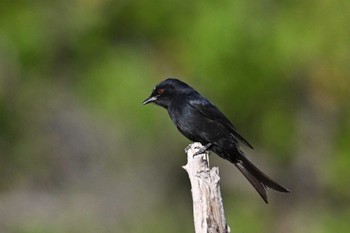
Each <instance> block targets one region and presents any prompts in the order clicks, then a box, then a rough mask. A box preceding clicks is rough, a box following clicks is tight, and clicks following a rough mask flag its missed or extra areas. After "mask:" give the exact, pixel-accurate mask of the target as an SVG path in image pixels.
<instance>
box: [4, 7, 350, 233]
mask: <svg viewBox="0 0 350 233" xmlns="http://www.w3.org/2000/svg"><path fill="white" fill-rule="evenodd" d="M349 8H350V2H349V1H347V0H337V1H296V2H295V1H294V2H292V1H266V0H265V1H252V0H248V1H243V0H238V1H220V2H211V1H187V2H173V1H160V0H156V1H152V2H149V1H144V2H143V1H131V0H130V1H111V0H76V1H70V2H64V1H56V0H54V1H26V0H15V1H2V2H1V3H0V174H1V175H0V190H1V192H2V194H3V198H1V197H0V212H1V213H2V212H4V213H7V206H10V208H11V209H14V210H13V213H15V214H14V215H11V214H10V215H6V216H10V217H7V218H5V220H1V221H0V230H4V229H6V231H7V232H33V233H34V232H79V231H82V230H83V231H84V232H89V230H90V231H91V232H92V230H93V231H94V232H96V231H99V230H98V229H101V228H102V229H103V230H102V231H103V232H115V230H112V229H116V228H119V229H122V230H123V231H129V232H145V231H146V232H165V231H167V232H168V231H169V232H179V231H181V230H182V231H186V230H187V231H188V232H190V231H192V221H191V220H190V219H187V218H186V220H185V218H184V217H181V216H186V217H188V218H190V216H191V215H190V214H189V213H190V212H189V211H191V208H190V206H191V202H190V199H189V197H190V196H189V187H188V184H187V186H186V185H183V183H185V182H187V180H186V181H184V180H185V179H186V177H185V176H184V175H183V174H182V173H181V171H179V169H180V164H184V163H185V162H184V160H185V157H184V156H181V153H182V148H183V147H185V146H186V143H187V142H188V141H187V140H186V139H184V138H183V137H182V136H180V135H179V133H178V132H176V130H175V128H174V127H173V125H172V123H171V122H170V120H169V119H168V117H167V115H166V112H165V111H164V110H161V109H159V108H157V109H156V108H152V107H147V108H146V107H145V108H143V107H142V106H141V102H142V100H143V99H144V98H146V97H147V96H148V95H149V94H150V92H151V89H152V88H153V86H154V85H155V84H156V83H158V82H159V81H161V80H162V79H164V78H166V77H169V76H177V77H180V78H181V79H183V80H185V81H186V82H188V83H189V84H191V85H193V86H194V87H196V88H197V89H198V90H199V91H200V92H201V93H202V94H203V95H204V96H206V97H208V98H209V99H211V100H212V102H214V103H215V104H217V105H218V107H219V108H220V109H222V110H223V112H224V113H225V114H227V115H228V116H229V118H230V119H232V121H233V123H234V124H235V125H236V126H237V128H238V130H239V131H240V132H241V133H242V134H243V135H244V136H245V137H246V138H247V139H248V140H249V141H250V142H251V143H252V144H253V145H254V147H255V148H256V150H255V151H254V152H251V151H247V154H249V153H256V154H261V156H258V157H257V158H256V157H253V156H252V159H253V160H257V161H259V163H262V161H263V160H265V159H267V158H269V159H270V158H271V160H269V161H268V162H266V163H265V164H263V165H264V166H265V167H266V166H267V165H268V164H270V162H271V161H274V163H273V165H274V166H276V167H278V166H280V169H277V168H276V169H273V166H272V165H271V166H270V167H268V169H266V170H267V171H271V173H272V171H273V170H276V172H275V173H277V172H282V171H283V173H280V174H281V175H282V176H283V177H285V178H286V179H285V180H287V182H288V183H287V186H289V187H290V188H291V189H292V191H293V192H292V193H294V194H292V195H291V197H286V196H282V197H278V198H279V199H277V195H275V196H273V197H274V198H276V200H277V201H278V203H279V204H280V205H281V206H282V207H279V206H277V207H276V206H275V205H276V203H273V202H272V204H271V206H273V207H270V208H265V206H264V207H260V206H258V207H257V206H256V205H258V203H260V202H258V201H260V200H257V202H256V203H255V202H254V203H253V204H254V205H253V204H249V205H246V204H247V202H249V200H250V199H248V197H247V196H246V195H245V193H244V194H241V195H237V196H234V195H235V193H237V192H238V190H239V188H237V187H238V186H237V183H234V181H232V182H225V184H228V185H232V187H231V186H230V187H228V189H227V190H228V191H227V192H229V193H228V194H226V195H225V197H224V199H225V204H226V206H227V207H226V208H227V209H226V212H227V215H228V221H229V223H231V222H233V223H234V224H230V225H231V226H232V228H234V229H233V231H235V229H236V228H237V229H241V230H239V231H242V232H243V231H244V232H257V231H261V232H267V231H270V232H338V231H344V229H346V228H349V225H348V224H347V221H346V219H348V218H349V213H348V211H347V209H346V206H347V205H346V204H349V202H350V192H349V181H348V177H349V176H350V174H349V169H348V167H347V165H348V164H349V163H350V157H349V154H350V146H349V142H350V134H349V132H350V120H349V119H350V107H349V99H350V90H349V87H350V66H349V63H350V43H349V41H350V29H349V25H348V24H349V22H350V14H349V13H348V9H349ZM212 158H213V160H214V161H216V160H217V159H216V158H214V156H212ZM259 163H258V164H259ZM264 166H263V167H264ZM228 172H230V173H229V174H231V172H232V171H231V170H230V171H228ZM228 172H224V173H225V174H226V173H228ZM144 173H146V174H149V175H147V176H145V175H144ZM268 173H269V172H268ZM181 174H182V175H181ZM140 177H141V178H140ZM228 178H229V177H223V180H225V179H228ZM235 179H236V178H235ZM237 180H242V183H243V182H244V178H243V177H237ZM278 180H279V181H281V182H282V183H283V180H284V179H283V178H281V179H278ZM114 185H115V186H116V187H114ZM148 186H151V187H152V188H148V189H147V187H148ZM239 187H241V186H239ZM242 187H245V186H244V185H243V186H242ZM100 189H101V190H109V191H106V192H107V193H108V194H105V195H106V197H108V198H105V199H104V200H105V202H101V203H100V205H98V204H96V206H98V207H96V212H102V213H103V214H105V215H107V216H109V218H112V219H113V220H108V221H107V220H105V219H103V220H101V219H96V218H95V217H94V215H92V217H91V216H87V217H84V216H85V215H82V216H80V213H81V212H84V211H85V209H84V208H82V209H79V208H77V212H75V214H72V215H70V211H68V210H69V208H68V207H67V209H66V211H62V210H61V209H60V208H58V207H57V208H56V210H55V211H53V212H54V213H56V214H57V215H59V216H60V221H58V222H56V221H54V220H55V217H53V219H45V217H46V216H43V218H40V216H41V215H40V214H38V213H37V215H35V213H36V212H35V210H32V209H26V210H25V212H29V213H31V211H33V215H35V216H39V217H37V218H36V220H35V221H33V222H32V221H31V219H30V217H29V218H28V217H26V215H23V216H22V215H20V217H18V212H21V211H18V210H22V209H23V208H21V205H22V202H21V201H20V202H18V200H17V199H16V195H12V193H13V192H15V193H16V190H22V191H23V190H32V191H33V192H34V193H36V192H48V193H52V192H56V191H57V190H58V191H59V192H60V193H62V196H64V197H66V196H67V195H68V198H69V195H72V194H71V193H75V192H80V190H85V192H86V193H87V195H91V196H92V197H97V199H98V198H99V197H100V196H99V195H100V193H99V192H100ZM121 190H122V191H121ZM140 190H143V192H140ZM230 190H233V191H230ZM22 191H18V195H20V193H21V192H22ZM26 192H27V191H25V193H26ZM81 192H84V191H81ZM247 192H249V193H253V192H254V191H253V190H252V189H247ZM6 195H8V196H6ZM65 195H66V196H65ZM143 195H144V196H143ZM165 195H171V196H172V195H173V196H179V197H177V198H176V199H175V200H174V201H173V202H171V201H169V200H168V199H163V198H164V196H165ZM312 195H314V196H312ZM13 196H14V197H13ZM29 196H30V195H29ZM310 196H312V198H310ZM7 197H8V198H9V199H10V200H12V201H13V202H11V201H9V200H8V199H7ZM12 197H13V199H11V198H12ZM30 197H31V196H30ZM30 197H28V198H27V199H28V200H27V199H26V200H27V202H26V203H31V202H32V203H40V201H38V202H35V199H30ZM236 197H237V198H236ZM250 197H251V198H252V199H253V198H256V199H258V197H257V196H254V195H253V194H252V196H249V198H250ZM100 198H101V197H100ZM109 198H110V199H109ZM186 198H187V199H186ZM114 199H115V200H114ZM241 199H242V201H241V202H240V203H237V200H241ZM49 200H51V199H50V198H49ZM72 200H75V199H74V198H72ZM72 200H71V201H72ZM77 200H79V201H81V203H83V204H81V205H82V206H84V205H85V204H86V203H90V202H89V201H87V202H86V203H85V202H84V200H80V199H79V195H78V197H77ZM135 200H136V203H137V205H136V204H135ZM142 200H143V201H145V200H148V202H149V203H147V204H145V203H143V202H142ZM170 200H173V199H170ZM181 200H182V201H181ZM310 200H313V202H312V203H311V202H309V201H310ZM66 201H67V200H66V199H65V198H61V199H59V201H57V200H56V201H53V202H52V203H56V204H52V203H51V202H50V203H51V204H52V205H55V206H56V205H57V206H61V208H64V207H62V206H65V205H67V202H66ZM185 201H187V202H186V203H185V204H184V202H185ZM23 202H24V201H23ZM114 202H116V203H117V204H116V205H117V207H115V208H114V209H112V210H110V209H109V208H112V207H113V206H112V207H109V204H110V203H114ZM169 202H171V203H170V204H169ZM181 202H182V203H181ZM282 202H285V203H284V204H282ZM292 202H295V203H296V205H293V204H290V203H292ZM4 203H14V205H10V204H7V205H5V204H4ZM18 203H19V204H18ZM57 203H60V204H57ZM79 203H80V202H79ZM84 203H85V204H84ZM152 203H157V206H152ZM179 203H181V204H180V206H185V207H178V206H179ZM241 203H244V205H243V204H242V206H241ZM119 204H120V205H121V206H122V207H123V208H122V211H121V210H120V209H119V208H121V207H120V206H119ZM255 204H256V205H255ZM18 205H19V206H18ZM135 205H136V206H137V208H139V210H137V211H136V210H134V209H133V208H136V207H135ZM305 205H306V207H303V206H305ZM313 205H317V206H321V207H320V208H319V210H320V211H318V212H317V211H312V209H313ZM49 206H50V205H49ZM94 206H95V205H93V207H91V208H92V211H93V210H94V209H93V208H95V207H94ZM165 207H166V208H165ZM186 207H188V208H186ZM308 207H309V208H308ZM16 208H17V209H16ZM99 208H100V209H99ZM33 209H35V208H34V207H33ZM231 209H232V210H233V211H232V212H231ZM17 211H18V212H17ZM45 211H48V212H50V211H52V210H51V209H50V208H48V209H45V208H44V209H43V210H42V212H45ZM79 211H81V212H79ZM121 212H122V213H121ZM135 212H137V214H136V213H135ZM39 213H41V212H40V211H39ZM60 213H61V214H60ZM184 213H185V214H184ZM279 213H283V215H281V214H279ZM2 214H3V213H2ZM65 214H67V216H66V215H65ZM144 214H146V215H147V216H146V217H144V216H143V215H144ZM62 215H64V216H62ZM116 215H118V216H116ZM11 216H15V217H12V218H11ZM77 216H80V217H77ZM141 216H142V217H141ZM261 216H264V217H263V218H261ZM70 218H71V219H73V220H75V219H76V220H77V222H78V224H72V222H71V221H70ZM114 218H115V221H114ZM14 219H15V220H14ZM185 221H186V222H185ZM252 221H254V223H252ZM28 222H29V223H30V224H28ZM106 222H107V223H106ZM111 222H112V223H113V224H111ZM182 222H184V223H183V224H182ZM267 222H269V223H267ZM270 222H274V224H270ZM300 222H302V223H300ZM71 224H72V225H71ZM235 225H237V227H236V226H235ZM301 225H302V226H301ZM82 226H85V227H82ZM310 226H312V227H310ZM88 229H89V230H88ZM171 229H172V230H171Z"/></svg>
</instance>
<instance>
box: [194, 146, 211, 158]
mask: <svg viewBox="0 0 350 233" xmlns="http://www.w3.org/2000/svg"><path fill="white" fill-rule="evenodd" d="M211 145H212V144H211V143H208V144H207V145H205V146H203V147H201V148H199V150H198V151H197V152H196V153H194V154H193V157H194V156H196V155H200V154H203V153H204V152H206V151H207V150H208V148H209V147H211Z"/></svg>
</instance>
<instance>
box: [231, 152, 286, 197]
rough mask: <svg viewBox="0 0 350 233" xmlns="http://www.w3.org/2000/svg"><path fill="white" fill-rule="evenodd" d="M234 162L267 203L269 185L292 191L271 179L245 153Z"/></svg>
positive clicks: (279, 189) (284, 191) (282, 190)
mask: <svg viewBox="0 0 350 233" xmlns="http://www.w3.org/2000/svg"><path fill="white" fill-rule="evenodd" d="M234 164H235V165H236V167H237V168H238V169H239V170H240V171H241V172H242V174H243V175H244V176H245V177H246V178H247V180H248V181H249V182H250V183H251V184H252V185H253V187H254V188H255V190H256V191H257V192H258V193H259V194H260V196H261V197H262V199H264V201H265V202H266V203H268V200H267V194H266V187H269V188H271V189H273V190H276V191H278V192H282V193H289V192H290V191H289V190H288V189H286V188H284V187H282V186H281V185H279V184H278V183H276V182H275V181H273V180H272V179H270V178H269V177H268V176H267V175H266V174H265V173H263V172H262V171H260V170H259V169H258V168H257V167H256V166H255V165H254V164H253V163H252V162H250V161H249V160H248V159H247V158H246V157H245V156H244V155H241V156H240V159H239V160H238V161H235V162H234Z"/></svg>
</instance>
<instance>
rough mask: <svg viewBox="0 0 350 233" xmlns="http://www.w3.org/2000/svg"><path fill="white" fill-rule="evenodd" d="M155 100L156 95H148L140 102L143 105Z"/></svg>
mask: <svg viewBox="0 0 350 233" xmlns="http://www.w3.org/2000/svg"><path fill="white" fill-rule="evenodd" d="M156 100H157V96H150V97H148V98H147V99H145V101H143V102H142V104H143V105H145V104H149V103H152V102H154V101H156Z"/></svg>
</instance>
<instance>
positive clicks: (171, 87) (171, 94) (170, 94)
mask: <svg viewBox="0 0 350 233" xmlns="http://www.w3.org/2000/svg"><path fill="white" fill-rule="evenodd" d="M189 89H192V88H191V87H189V86H188V85H187V84H186V83H184V82H182V81H180V80H178V79H173V78H169V79H166V80H164V81H162V82H161V83H159V84H157V86H155V87H154V88H153V91H152V93H151V95H150V97H148V98H147V99H145V100H144V101H143V104H144V105H145V104H149V103H155V104H157V105H159V106H162V107H164V108H167V107H169V105H170V104H171V103H172V102H173V101H176V97H177V96H179V95H181V93H184V92H185V91H187V90H189Z"/></svg>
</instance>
